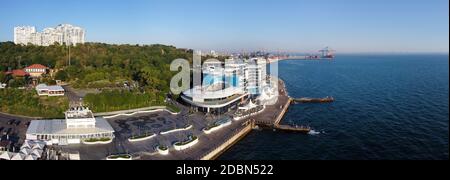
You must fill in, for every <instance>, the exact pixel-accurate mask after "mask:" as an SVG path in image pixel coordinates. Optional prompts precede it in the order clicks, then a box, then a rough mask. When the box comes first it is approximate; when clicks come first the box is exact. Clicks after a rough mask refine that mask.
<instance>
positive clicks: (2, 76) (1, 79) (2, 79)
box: [0, 71, 6, 83]
mask: <svg viewBox="0 0 450 180" xmlns="http://www.w3.org/2000/svg"><path fill="white" fill-rule="evenodd" d="M5 80H6V74H5V73H3V72H1V71H0V83H3V82H5Z"/></svg>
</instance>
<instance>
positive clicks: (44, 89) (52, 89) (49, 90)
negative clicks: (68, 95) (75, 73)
mask: <svg viewBox="0 0 450 180" xmlns="http://www.w3.org/2000/svg"><path fill="white" fill-rule="evenodd" d="M36 92H37V93H38V95H39V96H64V95H65V90H64V88H63V87H61V86H47V85H46V84H39V85H38V86H36Z"/></svg>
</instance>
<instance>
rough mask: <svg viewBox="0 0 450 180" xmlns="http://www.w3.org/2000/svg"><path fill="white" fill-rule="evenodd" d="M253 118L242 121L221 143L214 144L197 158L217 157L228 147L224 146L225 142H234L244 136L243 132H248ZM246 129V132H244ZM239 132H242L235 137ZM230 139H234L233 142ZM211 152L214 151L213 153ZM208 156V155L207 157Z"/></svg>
mask: <svg viewBox="0 0 450 180" xmlns="http://www.w3.org/2000/svg"><path fill="white" fill-rule="evenodd" d="M254 122H255V121H254V120H248V121H246V122H244V123H242V124H241V125H242V126H241V128H238V129H236V130H235V131H234V132H233V133H231V135H230V137H229V138H227V139H226V140H225V141H223V143H220V144H215V145H214V146H213V147H214V148H212V149H211V150H209V151H207V152H205V153H203V154H202V155H201V156H200V157H199V158H198V159H197V160H212V159H214V158H216V157H218V156H219V155H220V154H221V153H222V152H223V151H224V150H226V149H227V148H229V146H228V145H227V146H225V147H224V145H225V144H230V145H231V144H234V143H236V140H237V139H240V138H241V137H242V136H244V134H247V133H248V132H250V131H251V129H252V128H253V126H254ZM246 131H248V132H246ZM240 133H244V134H242V135H241V137H236V136H237V135H238V134H240ZM232 139H236V140H235V141H234V142H230V141H232ZM213 152H216V153H214V154H213ZM208 156H209V157H208Z"/></svg>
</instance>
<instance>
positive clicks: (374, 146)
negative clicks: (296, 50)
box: [220, 54, 449, 160]
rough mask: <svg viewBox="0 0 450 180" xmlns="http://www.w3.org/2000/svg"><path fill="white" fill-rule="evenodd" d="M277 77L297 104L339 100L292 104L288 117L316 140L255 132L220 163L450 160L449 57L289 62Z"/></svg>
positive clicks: (353, 57)
mask: <svg viewBox="0 0 450 180" xmlns="http://www.w3.org/2000/svg"><path fill="white" fill-rule="evenodd" d="M279 76H280V77H281V78H282V79H283V80H284V81H285V82H286V85H287V88H288V91H289V95H290V96H292V97H325V96H333V97H335V99H336V102H335V103H332V104H298V105H293V106H291V108H290V110H289V112H288V113H287V114H286V116H285V118H284V121H283V123H285V124H298V125H310V126H311V127H312V128H313V129H315V131H317V132H318V133H317V134H315V135H302V134H295V133H284V132H274V131H272V130H260V131H253V132H252V133H250V134H249V135H248V136H247V137H246V138H244V139H243V140H242V141H240V142H239V143H237V144H236V145H235V146H233V147H232V148H231V149H230V150H228V151H227V152H226V153H225V154H224V155H223V156H221V157H220V159H222V160H230V159H231V160H237V159H239V160H241V159H244V160H280V159H281V160H379V159H381V160H416V159H419V160H423V159H425V160H428V159H431V160H436V159H437V160H448V159H449V155H448V152H449V146H448V143H449V139H448V137H449V56H448V54H446V55H437V54H435V55H430V54H428V55H340V56H338V57H337V58H336V60H334V61H298V60H297V61H296V60H289V61H282V62H280V64H279Z"/></svg>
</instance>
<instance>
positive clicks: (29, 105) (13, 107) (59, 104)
mask: <svg viewBox="0 0 450 180" xmlns="http://www.w3.org/2000/svg"><path fill="white" fill-rule="evenodd" d="M68 107H69V102H68V100H67V98H66V97H39V96H38V95H37V94H36V92H35V91H33V90H19V89H12V88H9V89H0V111H1V112H6V113H10V114H18V115H25V116H32V117H44V118H60V117H64V111H66V110H67V109H68Z"/></svg>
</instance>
